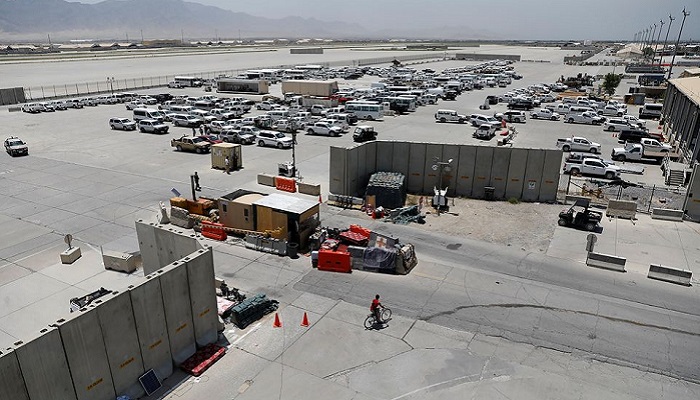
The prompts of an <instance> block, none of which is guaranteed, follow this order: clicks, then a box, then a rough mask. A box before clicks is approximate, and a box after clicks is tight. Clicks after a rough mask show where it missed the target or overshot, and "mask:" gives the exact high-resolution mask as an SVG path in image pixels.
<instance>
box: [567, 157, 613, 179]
mask: <svg viewBox="0 0 700 400" xmlns="http://www.w3.org/2000/svg"><path fill="white" fill-rule="evenodd" d="M564 172H565V173H567V174H571V175H578V174H583V175H594V176H602V177H605V179H615V178H619V177H620V167H618V166H617V165H609V164H607V163H605V162H604V161H603V160H599V159H597V158H584V159H583V160H582V161H580V162H578V161H569V162H566V163H564Z"/></svg>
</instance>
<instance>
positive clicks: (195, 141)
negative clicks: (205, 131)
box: [192, 137, 204, 143]
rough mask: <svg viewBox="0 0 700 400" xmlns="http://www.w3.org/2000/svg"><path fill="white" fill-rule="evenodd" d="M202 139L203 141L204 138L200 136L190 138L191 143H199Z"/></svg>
mask: <svg viewBox="0 0 700 400" xmlns="http://www.w3.org/2000/svg"><path fill="white" fill-rule="evenodd" d="M203 141H204V138H201V137H196V138H194V139H192V143H200V142H203Z"/></svg>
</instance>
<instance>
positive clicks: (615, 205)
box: [605, 200, 637, 219]
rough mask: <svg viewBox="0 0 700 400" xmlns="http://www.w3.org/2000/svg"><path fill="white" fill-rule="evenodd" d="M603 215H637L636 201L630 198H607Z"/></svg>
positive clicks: (627, 217) (622, 216)
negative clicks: (606, 207)
mask: <svg viewBox="0 0 700 400" xmlns="http://www.w3.org/2000/svg"><path fill="white" fill-rule="evenodd" d="M605 215H606V216H607V217H618V218H626V219H634V217H635V216H636V215H637V202H635V201H630V200H609V201H608V209H607V210H606V211H605Z"/></svg>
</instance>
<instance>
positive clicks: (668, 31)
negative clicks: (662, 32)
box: [659, 14, 675, 67]
mask: <svg viewBox="0 0 700 400" xmlns="http://www.w3.org/2000/svg"><path fill="white" fill-rule="evenodd" d="M668 19H669V22H668V29H667V30H666V39H664V47H663V48H662V49H661V56H660V57H659V67H661V60H663V58H664V52H665V51H666V46H667V45H668V34H669V33H670V32H671V24H673V20H674V19H675V18H673V16H671V14H669V15H668Z"/></svg>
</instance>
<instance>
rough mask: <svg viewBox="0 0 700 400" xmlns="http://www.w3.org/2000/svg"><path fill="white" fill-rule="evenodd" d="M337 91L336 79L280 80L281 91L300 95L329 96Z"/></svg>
mask: <svg viewBox="0 0 700 400" xmlns="http://www.w3.org/2000/svg"><path fill="white" fill-rule="evenodd" d="M336 92H338V82H337V81H300V80H293V81H282V93H296V94H298V95H302V96H315V97H331V96H333V95H334V94H335V93H336Z"/></svg>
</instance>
